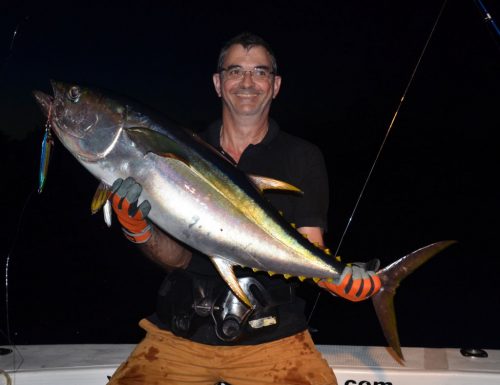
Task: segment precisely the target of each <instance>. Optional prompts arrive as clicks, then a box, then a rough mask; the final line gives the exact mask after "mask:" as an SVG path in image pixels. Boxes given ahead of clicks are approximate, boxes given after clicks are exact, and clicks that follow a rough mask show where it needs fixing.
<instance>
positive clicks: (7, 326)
mask: <svg viewBox="0 0 500 385" xmlns="http://www.w3.org/2000/svg"><path fill="white" fill-rule="evenodd" d="M36 191H37V190H36V189H33V190H31V192H30V193H29V195H28V197H27V198H26V201H25V202H24V206H23V208H22V209H21V214H20V215H19V220H18V222H17V227H16V232H15V233H14V238H13V239H12V244H11V246H10V248H9V251H8V252H7V256H6V258H5V333H3V332H2V334H3V335H4V336H5V337H6V339H7V343H8V344H9V345H10V346H12V347H13V348H14V350H15V351H16V352H17V354H19V357H21V361H20V362H19V363H18V364H17V365H16V354H15V353H14V356H13V359H12V361H13V366H12V367H13V369H14V370H17V369H19V367H20V366H21V365H22V363H23V361H24V357H23V355H22V354H21V352H20V351H19V350H18V349H17V347H16V345H15V344H14V342H13V341H12V338H11V330H10V314H9V307H10V303H9V267H10V256H11V255H12V254H13V253H14V248H15V246H16V245H17V240H18V238H19V234H20V232H21V225H22V223H23V219H24V214H25V212H26V208H27V207H28V204H29V203H30V202H31V199H32V197H33V194H34V193H35V192H36Z"/></svg>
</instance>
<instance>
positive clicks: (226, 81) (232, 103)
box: [213, 44, 281, 116]
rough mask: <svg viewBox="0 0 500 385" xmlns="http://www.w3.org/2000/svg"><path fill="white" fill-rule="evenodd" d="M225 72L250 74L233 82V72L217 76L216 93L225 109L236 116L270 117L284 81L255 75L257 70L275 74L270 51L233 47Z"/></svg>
mask: <svg viewBox="0 0 500 385" xmlns="http://www.w3.org/2000/svg"><path fill="white" fill-rule="evenodd" d="M223 68H225V69H235V68H239V69H241V70H243V71H246V72H243V77H241V78H231V76H229V71H222V73H220V74H214V76H213V81H214V85H215V90H216V91H217V94H218V95H219V96H221V97H222V100H223V102H224V103H223V106H224V108H227V109H228V110H229V112H230V113H232V114H235V115H243V116H245V115H246V116H251V115H262V114H266V115H267V114H268V113H269V109H270V106H271V101H272V100H273V99H274V98H275V97H276V95H277V94H278V92H279V89H280V85H281V77H280V76H277V75H269V76H264V77H261V76H255V75H253V74H252V72H251V70H253V69H255V68H257V69H266V70H267V71H268V72H271V71H272V62H271V57H270V56H269V54H268V52H267V51H266V49H265V48H264V47H261V46H255V47H252V48H250V49H249V50H247V49H245V48H243V46H241V45H239V44H236V45H233V46H231V47H230V48H229V50H228V52H227V54H226V57H225V59H224V64H223Z"/></svg>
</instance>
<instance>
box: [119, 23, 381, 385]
mask: <svg viewBox="0 0 500 385" xmlns="http://www.w3.org/2000/svg"><path fill="white" fill-rule="evenodd" d="M213 82H214V86H215V90H216V92H217V94H218V96H219V97H220V98H221V99H222V120H221V121H219V122H216V123H215V124H213V125H212V126H211V127H210V128H209V129H208V130H207V131H206V132H205V133H203V135H202V137H203V138H204V139H205V140H206V141H207V142H208V143H209V144H211V145H212V146H214V147H215V148H216V149H217V150H218V151H220V153H221V154H223V155H224V156H225V157H227V158H228V161H231V162H233V163H234V164H235V165H236V166H237V167H238V168H239V169H241V170H242V171H244V172H247V173H251V174H257V175H263V176H267V177H272V178H275V179H279V180H283V181H285V182H288V183H290V184H292V185H294V186H296V187H298V188H300V189H301V190H302V191H303V192H304V194H303V196H296V195H293V194H285V193H278V192H274V193H268V194H267V195H266V197H267V198H268V199H269V201H270V202H271V203H272V204H273V205H274V206H275V207H276V208H277V209H279V210H281V211H282V212H283V214H284V216H285V218H286V219H287V220H289V221H291V222H293V223H295V224H296V225H297V230H298V231H299V232H300V233H302V234H303V235H305V236H307V238H308V239H309V240H310V241H311V242H314V243H316V244H318V246H320V247H322V246H323V231H324V229H325V228H326V212H327V208H328V180H327V173H326V169H325V165H324V161H323V157H322V155H321V153H320V151H319V149H318V148H317V147H316V146H314V145H312V144H310V143H308V142H306V141H304V140H302V139H299V138H297V137H294V136H291V135H289V134H286V133H285V132H283V131H281V130H280V129H279V127H278V125H277V123H276V122H274V121H273V120H272V119H270V118H269V111H270V107H271V102H272V100H273V99H274V98H275V97H276V96H277V95H278V93H279V90H280V86H281V77H280V76H279V75H278V74H277V65H276V59H275V57H274V54H273V52H272V50H271V48H270V47H269V45H268V44H267V43H266V42H265V41H264V40H262V39H261V38H259V37H258V36H255V35H252V34H248V33H245V34H241V35H239V36H236V37H235V38H233V39H232V40H230V41H229V42H228V43H227V44H226V45H225V46H224V47H223V48H222V50H221V52H220V55H219V62H218V68H217V73H216V74H214V75H213ZM113 191H114V195H113V198H112V199H113V208H114V210H115V212H116V213H117V216H118V219H119V220H120V223H121V224H122V226H123V228H124V232H125V235H126V236H127V237H128V238H129V239H130V240H132V241H133V242H135V243H137V244H138V245H139V248H140V249H141V250H142V251H143V252H144V253H145V254H146V255H147V256H148V257H149V258H151V259H152V260H154V261H155V262H157V263H159V264H160V265H162V266H163V267H164V268H166V269H167V270H169V271H170V273H169V274H168V276H167V278H166V279H165V282H164V283H163V285H162V287H161V288H160V290H159V296H158V306H157V311H156V313H155V314H154V315H152V316H150V317H149V318H147V319H144V320H142V321H141V322H140V326H141V327H142V328H143V329H145V330H146V332H147V334H146V337H145V338H144V340H143V341H142V342H141V343H139V345H138V346H137V347H136V349H135V350H134V351H133V352H132V354H131V355H130V357H129V358H128V360H127V361H126V362H125V363H123V364H122V365H121V366H120V368H118V370H117V371H116V373H115V374H114V375H113V377H112V379H111V380H110V384H120V385H126V384H160V385H163V384H188V383H190V384H191V383H197V384H207V385H209V384H215V383H218V382H225V383H229V384H232V385H250V384H251V385H254V384H266V383H269V384H283V385H284V384H290V383H294V384H299V383H300V384H317V385H331V384H336V383H337V382H336V379H335V376H334V374H333V372H332V370H331V369H330V367H329V366H328V363H327V362H326V361H325V360H324V359H323V358H322V357H321V355H320V353H319V352H318V351H317V350H316V348H315V346H314V343H313V341H312V339H311V336H310V335H309V333H308V331H307V323H306V320H305V317H304V313H303V308H304V301H303V300H302V299H300V298H298V297H297V296H295V293H294V286H295V285H296V281H295V280H290V281H289V280H286V279H285V278H284V277H283V276H272V277H271V276H269V275H267V274H266V273H254V272H252V270H250V269H244V268H239V269H235V272H236V275H237V276H238V279H239V280H240V284H241V285H242V287H244V288H245V289H246V294H248V296H249V297H250V299H251V300H252V303H253V304H254V306H255V308H254V309H253V310H249V309H248V307H246V306H245V305H243V304H242V303H241V302H240V301H239V300H238V299H237V298H236V297H235V296H234V294H232V292H231V290H230V289H229V288H228V287H227V285H226V284H225V282H224V281H223V280H222V278H221V277H220V276H219V274H218V272H217V271H216V269H215V268H214V266H213V265H212V263H211V262H210V260H209V259H208V258H207V257H206V256H204V255H202V254H200V253H199V252H197V251H195V250H191V249H189V248H187V247H186V246H184V245H181V244H180V243H178V242H176V241H175V240H174V239H172V238H170V237H169V236H168V235H167V234H165V233H163V232H162V231H161V230H159V229H158V228H156V227H155V226H154V225H153V224H150V223H149V222H148V221H147V219H146V217H147V213H148V212H149V209H150V205H149V203H148V202H147V201H145V202H143V203H141V205H139V207H137V200H138V197H139V195H140V193H141V187H140V186H139V185H138V184H137V183H136V182H135V181H134V180H133V179H130V178H129V179H126V180H125V181H122V180H118V181H117V182H116V183H115V185H114V186H113ZM165 199H168V197H166V198H165ZM319 284H320V285H321V286H322V287H324V288H326V289H327V290H328V291H329V292H331V293H334V294H336V295H339V296H342V297H345V298H347V299H350V300H353V301H357V300H361V299H365V298H367V297H369V296H370V295H372V294H373V293H374V292H376V291H377V290H378V288H379V287H380V280H379V279H378V277H377V276H376V275H375V274H374V273H373V272H371V271H370V272H366V271H364V270H363V269H362V268H360V267H357V266H353V267H346V268H345V269H344V271H343V273H342V274H341V276H340V277H338V279H337V280H336V282H335V283H327V282H320V283H319Z"/></svg>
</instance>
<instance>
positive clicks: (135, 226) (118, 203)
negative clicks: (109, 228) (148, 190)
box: [111, 177, 151, 243]
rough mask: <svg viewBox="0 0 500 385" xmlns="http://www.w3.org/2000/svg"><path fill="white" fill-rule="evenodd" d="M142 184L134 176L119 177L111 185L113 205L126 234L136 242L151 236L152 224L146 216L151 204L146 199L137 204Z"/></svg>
mask: <svg viewBox="0 0 500 385" xmlns="http://www.w3.org/2000/svg"><path fill="white" fill-rule="evenodd" d="M141 192H142V186H141V185H140V184H139V183H137V182H136V181H135V180H134V179H133V178H130V177H129V178H127V179H125V180H123V179H121V178H118V179H117V180H116V181H115V182H114V183H113V186H111V193H112V195H111V205H112V207H113V210H114V212H115V213H116V216H117V217H118V221H119V222H120V224H121V225H122V230H123V233H124V234H125V236H126V237H127V238H128V239H129V240H130V241H132V242H134V243H145V242H147V241H148V240H149V238H151V225H150V224H149V222H148V220H147V219H146V217H147V216H148V214H149V211H150V210H151V204H150V203H149V202H148V201H147V200H145V201H143V202H142V203H141V204H140V205H139V206H137V200H138V199H139V195H141Z"/></svg>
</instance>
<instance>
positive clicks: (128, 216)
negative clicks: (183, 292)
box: [111, 178, 192, 270]
mask: <svg viewBox="0 0 500 385" xmlns="http://www.w3.org/2000/svg"><path fill="white" fill-rule="evenodd" d="M111 191H112V193H113V194H112V196H111V204H112V207H113V210H114V211H115V213H116V216H117V217H118V221H119V222H120V224H121V225H122V230H123V233H124V234H125V237H126V238H127V239H128V240H130V241H131V242H133V243H136V244H137V245H138V247H139V249H140V250H141V251H142V252H143V253H144V254H145V255H146V256H147V257H148V258H149V259H151V260H152V261H153V262H155V263H157V264H159V265H160V266H162V267H163V268H165V269H167V270H172V269H176V268H186V267H187V265H188V264H189V261H190V260H191V256H192V253H191V251H190V250H189V249H187V248H185V247H184V246H183V245H182V244H180V243H179V242H177V241H176V240H175V239H174V238H172V237H170V236H169V235H168V234H166V233H164V232H163V231H162V230H160V229H159V228H158V227H156V226H155V225H154V224H152V223H151V222H150V221H149V220H148V219H147V216H148V214H149V211H150V210H151V204H150V203H149V202H148V201H143V202H142V203H141V204H140V205H137V203H138V199H139V196H140V195H141V192H142V187H141V185H140V184H139V183H137V182H136V181H135V180H134V179H133V178H127V179H125V180H123V179H117V180H116V181H115V183H113V186H112V187H111Z"/></svg>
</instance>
